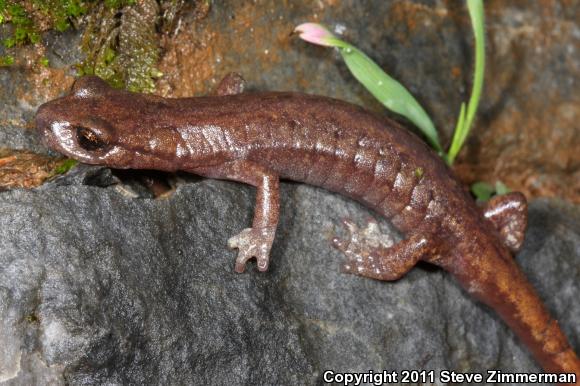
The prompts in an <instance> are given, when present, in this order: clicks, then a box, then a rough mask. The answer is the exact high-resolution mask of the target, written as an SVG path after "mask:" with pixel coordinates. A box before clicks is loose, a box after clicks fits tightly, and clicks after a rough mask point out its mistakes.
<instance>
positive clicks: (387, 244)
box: [333, 220, 430, 281]
mask: <svg viewBox="0 0 580 386" xmlns="http://www.w3.org/2000/svg"><path fill="white" fill-rule="evenodd" d="M344 224H345V226H346V228H347V229H348V231H349V233H350V237H349V239H348V240H343V239H339V238H335V239H334V240H333V244H334V246H335V247H336V248H337V249H338V250H340V251H341V252H342V253H344V254H345V256H346V258H347V260H346V262H345V263H344V264H343V266H342V270H343V272H345V273H351V274H354V275H359V276H365V277H369V278H372V279H377V280H386V281H391V280H397V279H399V278H401V277H402V276H404V275H405V274H406V273H407V272H409V271H410V270H411V268H413V267H414V266H415V264H417V262H418V261H419V260H421V259H422V258H423V257H424V256H425V255H427V254H428V253H429V251H430V248H429V244H430V243H429V242H428V240H427V238H425V237H423V236H420V235H412V236H411V237H409V238H407V239H405V240H402V241H400V242H399V243H397V244H394V243H393V240H392V239H391V238H390V237H389V236H387V235H382V234H381V233H380V230H379V227H378V224H377V223H376V222H375V221H374V220H373V221H370V222H369V224H368V225H367V227H366V228H365V229H359V228H358V227H357V226H356V225H355V224H353V223H352V222H350V221H346V220H345V221H344Z"/></svg>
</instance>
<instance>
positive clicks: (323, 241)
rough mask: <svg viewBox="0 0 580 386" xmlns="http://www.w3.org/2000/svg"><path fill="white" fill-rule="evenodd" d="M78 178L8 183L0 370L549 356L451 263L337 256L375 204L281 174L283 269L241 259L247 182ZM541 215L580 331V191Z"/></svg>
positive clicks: (540, 268) (533, 239) (315, 369)
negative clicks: (348, 231)
mask: <svg viewBox="0 0 580 386" xmlns="http://www.w3.org/2000/svg"><path fill="white" fill-rule="evenodd" d="M89 170H92V169H89ZM71 181H72V182H71V184H69V185H64V186H63V185H59V184H56V183H52V184H48V185H45V186H44V187H42V188H40V189H37V190H34V191H24V190H15V191H10V192H5V193H0V379H1V380H2V381H4V384H7V385H30V384H47V383H53V384H65V383H66V384H145V383H146V384H186V383H196V384H232V385H249V384H252V385H255V384H258V385H271V384H299V385H301V384H304V385H313V384H321V383H322V373H323V372H324V370H326V369H334V370H336V371H368V370H369V369H373V370H375V371H381V370H382V369H386V370H402V369H427V370H430V369H433V370H440V369H452V370H456V371H478V372H483V371H485V370H486V369H488V368H496V369H501V370H503V371H516V370H517V371H539V368H538V367H537V366H536V365H535V363H534V362H533V360H532V358H531V357H530V354H529V353H528V352H527V350H526V349H525V347H523V345H521V344H520V343H519V342H518V341H517V340H516V338H515V337H514V336H513V334H512V333H511V332H510V331H509V330H508V329H507V327H506V326H505V325H504V324H503V323H501V322H500V321H499V319H498V318H497V316H496V315H495V314H494V313H493V312H492V311H490V310H489V309H487V308H486V307H484V306H482V305H481V304H477V303H475V302H474V301H473V300H472V299H470V298H468V297H467V295H466V293H465V292H463V291H462V290H461V289H460V288H459V287H458V285H457V284H456V283H455V282H454V280H453V279H452V278H450V276H449V275H447V274H445V273H444V272H442V271H440V270H437V269H432V268H431V267H428V266H426V265H425V266H420V267H417V268H415V269H414V270H412V271H411V272H410V273H409V274H408V275H407V276H406V277H405V278H403V279H401V280H400V281H397V282H394V283H385V282H378V281H372V280H368V279H363V278H359V277H355V276H350V275H344V274H341V273H340V272H339V269H338V268H339V262H340V261H341V259H342V257H341V255H340V254H339V253H338V252H337V251H335V250H334V249H332V248H331V247H330V241H329V239H330V238H331V237H332V235H334V234H335V232H342V230H341V229H340V227H338V226H337V224H338V223H339V221H340V219H341V218H343V217H350V218H352V219H353V220H355V221H356V222H358V223H359V224H362V223H363V222H364V221H365V219H366V218H367V217H368V216H369V215H370V214H371V213H370V212H369V211H367V210H366V209H364V208H362V207H361V206H359V205H358V204H356V203H354V202H351V201H349V200H347V199H344V198H342V197H340V196H337V195H334V194H331V193H328V192H326V191H323V190H321V189H317V188H313V187H309V186H305V185H300V184H292V183H285V184H282V197H283V200H282V202H283V207H282V215H281V216H282V219H281V223H280V226H279V230H278V234H277V238H276V240H275V244H274V248H273V251H272V265H271V268H270V271H269V272H267V273H259V272H257V271H256V270H255V269H254V267H251V269H249V270H248V271H247V272H246V273H244V274H236V273H234V271H233V262H234V258H235V253H234V252H233V251H230V250H228V249H227V247H226V240H227V239H228V238H229V237H230V236H232V235H234V234H235V233H237V232H239V231H240V230H241V229H242V228H244V227H246V226H247V225H248V224H249V223H250V221H251V216H252V211H253V199H254V193H253V190H252V189H251V188H249V187H246V186H243V185H240V184H236V183H231V182H222V181H212V180H202V181H200V182H197V183H187V184H183V185H181V186H179V187H178V189H177V191H176V192H175V193H174V194H173V195H172V196H170V197H169V198H167V199H159V200H152V199H131V198H128V197H125V196H123V195H122V194H120V193H119V192H118V191H116V190H115V188H114V187H112V186H111V187H107V188H102V187H96V186H87V185H81V183H83V181H84V183H86V181H91V180H90V179H89V180H85V179H82V178H79V177H75V179H72V180H71ZM75 181H76V183H75ZM530 220H531V221H530V230H529V232H528V240H527V242H526V243H525V248H524V250H523V251H522V252H521V253H520V254H519V256H518V261H519V263H520V264H521V265H522V266H523V269H524V270H525V271H526V273H527V275H528V277H529V278H530V280H531V281H532V282H533V283H534V285H535V286H536V288H537V289H538V291H539V292H540V295H541V296H542V298H543V299H545V300H546V303H547V306H548V308H549V309H550V310H551V312H552V313H553V314H554V315H557V316H558V317H559V319H560V322H561V325H562V327H563V328H564V330H565V331H566V333H567V335H568V337H569V338H570V339H571V341H572V344H573V345H574V347H576V348H577V349H578V348H580V340H579V337H580V325H579V324H578V322H577V321H578V320H580V304H579V302H578V301H577V298H578V294H579V293H580V268H579V264H578V260H579V259H580V209H579V208H578V207H575V206H572V205H568V204H564V203H562V202H559V201H553V200H538V201H535V202H533V203H532V205H531V215H530ZM381 226H382V228H383V231H384V232H385V233H393V230H392V229H391V228H390V227H389V225H388V223H385V222H382V223H381Z"/></svg>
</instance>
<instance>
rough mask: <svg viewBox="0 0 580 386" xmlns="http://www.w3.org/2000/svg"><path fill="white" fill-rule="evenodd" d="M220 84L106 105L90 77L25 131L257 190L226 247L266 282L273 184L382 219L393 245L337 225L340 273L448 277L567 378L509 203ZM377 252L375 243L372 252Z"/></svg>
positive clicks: (300, 106)
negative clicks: (288, 184)
mask: <svg viewBox="0 0 580 386" xmlns="http://www.w3.org/2000/svg"><path fill="white" fill-rule="evenodd" d="M240 79H241V78H238V77H236V76H229V77H227V78H226V79H224V81H223V82H222V84H221V85H220V87H219V88H218V95H214V96H207V97H196V98H183V99H165V98H161V97H158V96H153V95H144V94H136V93H130V92H127V91H119V90H115V89H112V88H110V87H109V86H107V84H106V83H105V82H104V81H102V80H101V79H99V78H97V77H83V78H80V79H79V80H77V82H76V83H75V85H74V87H73V90H72V93H71V94H70V95H67V96H64V97H62V98H59V99H56V100H53V101H51V102H48V103H46V104H43V105H42V106H40V108H39V109H38V112H37V114H36V124H37V127H38V130H39V132H40V134H41V135H42V137H43V140H44V142H45V143H46V144H47V145H48V146H49V147H51V148H53V149H55V150H57V151H59V152H61V153H63V154H65V155H67V156H69V157H72V158H75V159H77V160H79V161H81V162H85V163H88V164H99V165H106V166H110V167H113V168H121V169H125V168H132V169H156V170H163V171H171V172H173V171H177V170H181V171H186V172H190V173H195V174H198V175H201V176H206V177H210V178H219V179H227V180H234V181H239V182H243V183H246V184H250V185H252V186H255V187H256V188H257V196H256V209H255V213H254V219H253V223H252V227H251V228H247V229H244V230H242V231H241V233H239V234H238V235H237V236H234V237H232V238H231V239H230V240H229V245H230V247H232V248H237V249H238V250H239V252H238V257H237V259H236V264H235V270H236V271H238V272H242V271H244V268H245V265H246V263H247V261H248V260H249V259H251V258H256V259H257V265H258V269H259V270H260V271H265V270H266V269H267V268H268V264H269V252H270V248H271V246H272V241H273V239H274V234H275V231H276V225H277V223H278V215H279V179H281V178H282V179H290V180H295V181H301V182H305V183H308V184H311V185H316V186H321V187H324V188H326V189H328V190H331V191H333V192H338V193H340V194H342V195H346V196H348V197H351V198H353V199H355V200H357V201H359V202H361V203H363V204H364V205H366V206H368V207H370V208H372V209H373V210H374V211H376V212H377V213H379V214H381V215H382V216H385V217H387V218H389V219H390V220H391V221H392V223H393V224H394V225H395V226H396V227H397V228H398V229H399V230H401V231H402V232H403V233H404V234H405V235H406V238H405V239H404V240H403V241H401V242H399V243H397V244H395V245H390V244H392V243H389V242H388V240H381V242H378V243H377V242H371V241H373V239H376V238H377V236H380V235H378V230H377V229H378V228H377V227H376V224H373V223H370V224H369V227H368V228H367V229H364V230H360V229H358V228H357V227H356V226H354V224H351V223H349V222H346V225H347V227H348V229H349V231H350V238H349V239H348V240H339V239H335V240H334V243H335V246H336V247H337V248H338V249H340V250H341V251H342V252H344V254H345V255H346V262H345V264H344V266H343V270H344V271H346V272H348V273H353V274H356V275H360V276H365V277H369V278H373V279H379V280H396V279H399V278H400V277H401V276H403V275H404V274H405V273H406V272H407V271H409V270H410V269H411V268H412V267H413V266H414V265H415V264H416V263H417V262H418V261H419V260H423V261H426V262H429V263H432V264H435V265H437V266H439V267H442V268H443V269H445V270H447V271H448V272H450V273H451V274H452V275H453V276H455V277H456V278H457V280H458V281H459V282H460V283H461V285H462V286H463V287H464V288H465V289H466V290H467V291H468V292H469V293H470V294H472V295H473V296H475V297H476V298H477V299H479V300H481V301H482V302H483V303H485V304H487V305H489V306H491V307H492V308H493V309H495V310H496V311H497V312H498V313H499V315H500V316H501V317H502V318H503V319H504V321H505V322H506V323H507V324H508V325H509V326H510V327H511V328H512V329H513V330H514V331H515V332H516V333H517V335H518V336H519V337H520V339H521V340H522V341H523V342H524V343H525V344H526V345H527V346H528V347H529V349H530V350H531V351H532V352H533V354H534V356H535V358H536V360H537V361H538V362H539V363H540V364H541V365H542V366H543V368H544V369H545V371H547V372H558V373H560V372H568V373H574V372H575V373H576V374H577V378H578V376H580V361H579V360H578V358H577V356H576V354H575V353H574V351H573V350H572V348H571V347H570V344H569V343H568V341H567V340H566V337H565V336H564V334H563V333H562V331H561V330H560V327H559V326H558V322H557V321H556V320H554V319H552V318H551V317H550V315H549V314H548V312H547V311H546V309H545V307H544V306H543V304H542V302H541V300H540V299H539V298H538V295H537V294H536V292H535V291H534V289H533V288H532V286H531V285H530V283H529V282H528V281H527V280H526V278H525V276H524V275H523V273H522V272H521V271H520V269H519V268H518V266H517V264H516V263H515V262H514V259H513V258H512V255H511V252H515V251H517V250H518V249H519V248H520V246H521V244H522V242H523V237H524V231H525V227H526V223H527V204H526V200H525V198H524V197H523V195H521V194H520V193H511V194H507V195H503V196H497V197H495V198H493V199H492V200H490V201H489V202H488V203H487V205H486V206H485V207H484V208H479V207H477V206H476V205H475V203H474V201H473V199H472V198H471V197H470V196H469V195H468V193H466V191H465V189H464V187H463V186H462V185H461V184H460V183H459V182H458V181H457V180H456V179H455V178H454V176H453V174H452V173H451V171H450V170H449V169H448V168H447V167H446V166H445V164H444V163H443V162H442V161H441V159H440V158H439V157H438V156H437V155H436V154H435V153H434V152H433V151H432V150H431V149H430V148H429V147H427V145H425V143H424V142H423V141H422V140H420V139H419V138H418V137H416V136H415V135H414V134H412V133H411V132H409V131H408V130H405V129H404V128H402V127H401V126H399V125H398V124H397V123H395V122H393V121H391V120H388V119H386V118H384V117H380V116H377V115H375V114H372V113H370V112H368V111H366V110H364V109H362V108H360V107H358V106H355V105H352V104H349V103H346V102H342V101H340V100H336V99H331V98H327V97H322V96H314V95H307V94H300V93H291V92H257V93H241V91H242V88H243V87H242V83H241V80H240ZM375 241H376V240H375Z"/></svg>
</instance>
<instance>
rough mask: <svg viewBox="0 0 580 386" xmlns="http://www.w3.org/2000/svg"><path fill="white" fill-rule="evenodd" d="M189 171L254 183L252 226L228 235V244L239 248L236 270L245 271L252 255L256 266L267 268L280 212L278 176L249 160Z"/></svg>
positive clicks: (249, 183)
mask: <svg viewBox="0 0 580 386" xmlns="http://www.w3.org/2000/svg"><path fill="white" fill-rule="evenodd" d="M192 172H193V173H196V174H199V175H202V176H206V177H211V178H219V179H226V180H233V181H238V182H243V183H246V184H248V185H252V186H255V187H256V189H257V191H256V207H255V209H254V220H253V222H252V227H251V228H246V229H244V230H242V231H241V232H240V233H239V234H237V235H236V236H233V237H232V238H230V239H229V240H228V246H229V247H230V248H237V249H238V257H237V259H236V266H235V270H236V272H244V270H245V268H246V263H247V262H248V260H250V259H251V258H253V257H255V258H256V260H257V265H258V270H260V271H262V272H263V271H266V270H267V269H268V265H269V262H270V249H271V248H272V242H273V241H274V236H275V234H276V226H277V225H278V218H279V215H280V186H279V178H278V176H277V175H275V174H273V173H272V172H270V171H269V170H267V169H265V168H264V167H262V166H260V165H257V164H255V163H252V162H249V161H235V162H230V163H226V164H224V165H220V166H219V167H212V168H199V169H195V170H192Z"/></svg>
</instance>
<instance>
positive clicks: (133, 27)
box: [79, 0, 183, 92]
mask: <svg viewBox="0 0 580 386" xmlns="http://www.w3.org/2000/svg"><path fill="white" fill-rule="evenodd" d="M182 6H183V2H180V1H175V0H166V1H161V2H158V1H156V0H143V1H139V2H136V1H128V0H107V1H105V2H103V3H102V4H100V5H98V6H97V7H96V8H95V10H94V12H92V13H91V15H90V16H89V23H88V25H87V28H86V29H85V32H84V35H83V49H84V51H85V52H86V54H87V56H86V60H85V62H84V63H83V64H82V65H80V66H79V69H80V72H81V73H82V74H94V75H98V76H100V77H101V78H103V79H105V80H107V82H108V83H109V84H110V85H111V86H113V87H117V88H125V89H127V90H130V91H135V92H153V91H154V90H155V79H156V78H158V77H160V76H161V75H162V73H161V72H160V71H159V70H158V69H157V68H156V65H157V62H158V61H159V52H160V47H159V36H158V31H163V30H164V26H165V24H166V23H168V22H169V21H168V20H167V19H168V17H167V15H168V14H169V12H168V11H167V10H168V9H169V8H170V7H173V8H176V9H175V12H174V13H176V12H177V11H178V10H179V8H180V7H182ZM119 7H120V8H119ZM171 21H172V20H171Z"/></svg>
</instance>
